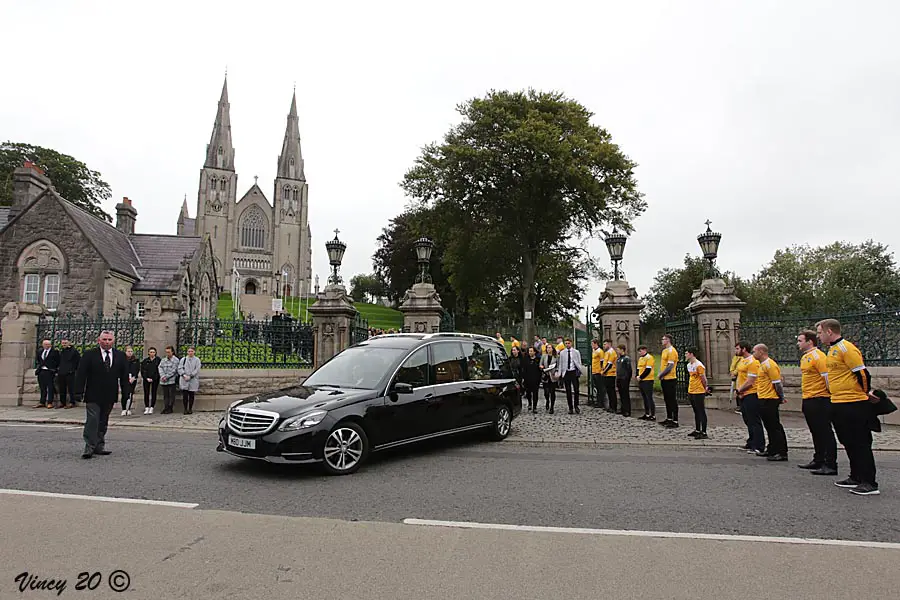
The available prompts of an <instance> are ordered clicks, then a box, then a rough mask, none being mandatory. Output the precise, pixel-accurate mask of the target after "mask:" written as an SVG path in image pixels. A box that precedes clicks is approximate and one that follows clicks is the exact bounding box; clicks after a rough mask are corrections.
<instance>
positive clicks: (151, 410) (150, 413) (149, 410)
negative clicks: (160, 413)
mask: <svg viewBox="0 0 900 600" xmlns="http://www.w3.org/2000/svg"><path fill="white" fill-rule="evenodd" d="M147 411H148V412H147V414H148V415H152V414H153V407H152V406H151V407H150V408H148V409H147Z"/></svg>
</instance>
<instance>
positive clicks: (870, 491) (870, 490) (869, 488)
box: [850, 483, 881, 496]
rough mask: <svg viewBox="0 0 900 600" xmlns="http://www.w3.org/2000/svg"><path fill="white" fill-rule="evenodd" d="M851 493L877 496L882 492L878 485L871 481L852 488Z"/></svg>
mask: <svg viewBox="0 0 900 600" xmlns="http://www.w3.org/2000/svg"><path fill="white" fill-rule="evenodd" d="M850 493H851V494H856V495H857V496H877V495H878V494H880V493H881V492H879V491H878V486H877V485H874V484H871V483H861V484H859V485H858V486H856V487H855V488H853V489H852V490H850Z"/></svg>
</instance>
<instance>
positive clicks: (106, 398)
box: [75, 331, 131, 458]
mask: <svg viewBox="0 0 900 600" xmlns="http://www.w3.org/2000/svg"><path fill="white" fill-rule="evenodd" d="M114 341H115V338H114V336H113V334H112V333H111V332H109V331H104V332H102V333H101V334H100V337H99V338H97V343H98V344H99V348H92V349H91V350H88V351H87V352H85V353H84V356H83V357H81V361H80V362H79V363H78V372H77V374H76V375H75V392H76V394H80V395H81V396H82V397H83V398H84V407H85V410H86V413H87V414H86V417H85V421H84V452H83V453H82V454H81V458H93V456H94V455H95V454H99V455H101V456H105V455H107V454H111V452H110V451H109V450H107V449H106V428H107V425H108V424H109V413H110V411H112V408H113V406H114V405H115V404H116V401H117V400H118V399H119V390H120V389H121V391H122V398H126V399H127V397H128V395H129V394H130V393H131V384H130V383H129V382H128V359H126V358H125V353H124V352H120V351H119V350H116V349H115V348H113V342H114Z"/></svg>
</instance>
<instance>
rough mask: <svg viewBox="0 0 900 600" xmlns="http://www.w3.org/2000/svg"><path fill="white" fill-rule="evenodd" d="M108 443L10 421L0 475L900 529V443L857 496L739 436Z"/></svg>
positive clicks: (636, 517) (594, 524)
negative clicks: (253, 448)
mask: <svg viewBox="0 0 900 600" xmlns="http://www.w3.org/2000/svg"><path fill="white" fill-rule="evenodd" d="M107 446H108V448H109V449H111V450H112V451H113V454H112V455H111V456H108V457H95V458H94V459H92V460H90V461H85V460H82V459H81V458H80V457H79V454H80V449H81V446H80V430H79V429H78V428H49V427H18V426H16V427H2V428H0V488H12V489H20V490H38V491H47V492H58V493H68V494H85V495H99V496H112V497H127V498H145V499H156V500H169V501H180V502H194V503H199V505H200V506H199V509H201V510H209V509H213V510H224V511H239V512H246V513H261V514H269V515H285V516H303V517H326V518H334V519H341V520H360V521H385V522H393V523H398V522H401V521H402V520H403V519H407V518H418V519H437V520H449V521H476V522H482V523H508V524H519V525H547V526H560V527H590V528H603V529H617V530H618V529H630V530H645V531H646V530H649V531H674V532H692V533H716V534H718V533H721V534H744V535H762V536H787V537H806V538H828V539H842V540H868V541H885V542H900V485H898V483H897V482H898V481H900V456H898V455H896V454H891V453H884V454H881V455H879V456H877V461H878V467H879V479H880V481H881V486H882V495H881V496H878V497H867V498H862V497H856V496H853V495H851V494H849V493H848V492H846V491H845V490H841V489H839V488H837V487H835V486H834V485H832V482H833V481H834V479H833V478H830V477H815V476H812V475H809V474H807V473H806V472H803V471H801V470H800V469H798V468H797V467H796V465H797V464H798V463H799V462H800V461H801V460H806V459H808V458H809V457H808V456H807V455H805V454H804V455H803V456H799V455H798V456H793V457H792V460H791V462H789V463H768V462H766V461H765V460H763V459H759V458H756V457H752V456H749V455H747V454H745V453H743V452H741V451H740V450H738V449H696V450H694V449H672V448H658V447H639V448H638V447H623V446H615V447H608V448H602V447H601V448H598V449H590V450H587V449H568V450H567V449H552V448H546V447H538V446H532V447H525V446H521V445H516V444H511V443H499V444H492V443H483V442H481V441H480V440H479V438H467V439H463V440H457V441H454V442H450V443H447V442H444V443H432V444H430V445H428V446H425V447H421V446H420V447H418V448H415V449H406V450H404V451H402V452H401V451H395V452H392V453H389V454H385V455H383V456H381V457H378V458H375V460H373V462H371V463H370V464H369V465H368V466H366V467H364V468H363V469H362V470H361V471H360V472H358V473H356V474H355V475H352V476H348V477H326V476H324V475H321V474H320V472H319V471H317V470H316V469H314V468H302V467H301V468H298V467H280V466H272V465H267V464H263V463H258V462H251V461H244V460H241V459H237V458H234V457H230V456H228V455H225V454H223V453H217V452H215V450H214V449H215V438H214V436H211V435H209V434H204V433H178V432H169V431H135V430H123V429H120V430H116V431H114V432H112V433H111V434H110V435H109V438H108V440H107ZM376 456H377V455H376ZM841 461H842V464H841V467H842V469H843V472H842V474H846V469H847V466H846V458H845V457H843V456H842V457H841ZM72 502H73V503H75V502H77V501H72ZM534 559H535V560H536V561H538V560H539V559H540V556H535V557H534Z"/></svg>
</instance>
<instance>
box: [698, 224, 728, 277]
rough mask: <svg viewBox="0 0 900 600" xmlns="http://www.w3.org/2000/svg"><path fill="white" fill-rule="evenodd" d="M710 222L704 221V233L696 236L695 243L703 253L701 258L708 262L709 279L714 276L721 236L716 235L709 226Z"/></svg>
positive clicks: (719, 234)
mask: <svg viewBox="0 0 900 600" xmlns="http://www.w3.org/2000/svg"><path fill="white" fill-rule="evenodd" d="M711 224H712V221H710V220H709V219H707V220H706V223H705V225H706V231H704V232H703V233H701V234H700V235H698V236H697V242H698V243H699V244H700V249H701V250H702V251H703V258H705V259H706V260H707V261H708V262H709V274H710V276H711V277H715V276H716V266H715V263H716V257H717V256H718V255H719V242H720V241H722V234H721V233H716V232H714V231H713V230H712V229H710V228H709V226H710V225H711Z"/></svg>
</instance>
